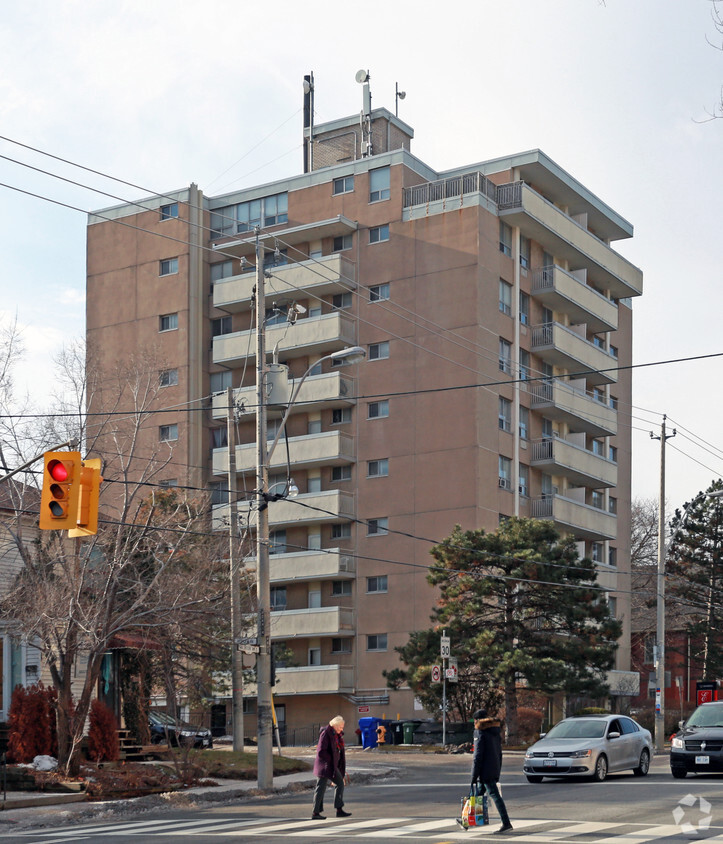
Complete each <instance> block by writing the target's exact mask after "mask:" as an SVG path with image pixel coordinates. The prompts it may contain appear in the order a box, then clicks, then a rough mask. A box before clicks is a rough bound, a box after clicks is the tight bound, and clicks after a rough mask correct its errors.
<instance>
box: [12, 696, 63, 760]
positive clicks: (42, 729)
mask: <svg viewBox="0 0 723 844" xmlns="http://www.w3.org/2000/svg"><path fill="white" fill-rule="evenodd" d="M56 700H57V693H56V691H55V689H54V688H46V687H45V686H43V684H42V683H38V684H37V685H33V686H27V687H26V686H16V687H15V688H14V690H13V694H12V698H11V700H10V712H9V713H8V758H9V759H10V760H11V761H14V762H23V763H28V762H32V761H33V759H34V758H35V757H36V756H57V754H58V733H57V728H56V720H55V701H56Z"/></svg>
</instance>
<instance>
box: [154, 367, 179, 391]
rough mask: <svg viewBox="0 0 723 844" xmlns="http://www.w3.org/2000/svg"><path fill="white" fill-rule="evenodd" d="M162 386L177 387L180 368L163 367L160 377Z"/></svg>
mask: <svg viewBox="0 0 723 844" xmlns="http://www.w3.org/2000/svg"><path fill="white" fill-rule="evenodd" d="M158 382H159V385H160V386H161V387H175V386H177V385H178V370H177V369H163V370H161V374H160V376H159V379H158Z"/></svg>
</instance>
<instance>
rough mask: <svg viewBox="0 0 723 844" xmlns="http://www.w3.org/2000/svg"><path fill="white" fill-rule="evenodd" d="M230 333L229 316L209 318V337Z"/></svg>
mask: <svg viewBox="0 0 723 844" xmlns="http://www.w3.org/2000/svg"><path fill="white" fill-rule="evenodd" d="M230 333H231V317H230V316H224V317H219V318H218V319H212V320H211V337H220V336H221V335H222V334H230Z"/></svg>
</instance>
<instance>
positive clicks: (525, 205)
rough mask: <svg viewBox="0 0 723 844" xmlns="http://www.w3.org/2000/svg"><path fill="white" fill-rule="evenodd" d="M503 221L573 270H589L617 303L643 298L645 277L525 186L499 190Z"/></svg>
mask: <svg viewBox="0 0 723 844" xmlns="http://www.w3.org/2000/svg"><path fill="white" fill-rule="evenodd" d="M497 205H498V208H499V214H500V219H502V220H504V221H505V222H506V223H508V224H509V225H511V226H519V227H520V228H521V229H522V231H523V233H524V234H525V235H526V236H527V237H531V238H533V239H534V240H536V241H537V242H538V243H540V244H541V245H542V246H543V247H544V248H545V250H546V251H547V252H549V253H550V254H552V255H555V256H557V257H559V258H560V259H562V260H564V261H566V262H567V263H568V265H569V266H570V267H571V268H572V269H587V270H589V271H590V272H592V273H593V274H594V276H595V278H596V279H600V282H601V285H604V286H606V287H607V289H608V290H609V291H610V295H611V296H613V297H614V298H615V299H624V298H626V297H628V296H640V295H641V294H642V292H643V274H642V272H641V271H640V270H639V269H638V268H637V267H636V266H634V265H633V264H631V263H630V261H627V260H626V259H625V258H623V257H622V255H619V254H618V253H617V252H615V251H614V250H613V249H611V248H610V247H609V246H608V245H607V244H606V243H604V242H603V241H602V240H600V239H599V238H597V237H596V236H595V235H594V234H593V233H592V232H590V231H588V230H587V229H586V228H584V227H583V226H581V225H580V224H579V223H577V222H576V221H575V220H573V219H572V217H570V216H568V215H567V214H566V213H565V212H564V211H561V210H560V209H559V208H558V207H557V206H556V205H553V204H552V203H551V202H548V200H546V199H545V198H544V197H542V196H541V195H540V194H539V193H537V192H536V191H535V190H533V189H532V188H531V187H530V186H529V185H527V184H525V183H524V182H512V183H509V184H506V185H500V186H499V187H498V189H497Z"/></svg>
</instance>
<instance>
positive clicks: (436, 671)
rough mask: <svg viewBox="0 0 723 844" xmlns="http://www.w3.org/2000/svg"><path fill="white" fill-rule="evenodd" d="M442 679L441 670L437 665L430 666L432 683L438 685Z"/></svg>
mask: <svg viewBox="0 0 723 844" xmlns="http://www.w3.org/2000/svg"><path fill="white" fill-rule="evenodd" d="M441 679H442V669H441V668H440V667H439V666H438V665H433V666H432V682H433V683H439V681H440V680H441Z"/></svg>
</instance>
